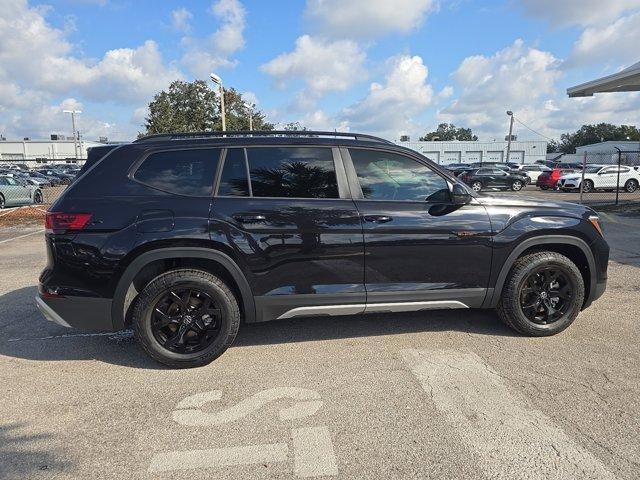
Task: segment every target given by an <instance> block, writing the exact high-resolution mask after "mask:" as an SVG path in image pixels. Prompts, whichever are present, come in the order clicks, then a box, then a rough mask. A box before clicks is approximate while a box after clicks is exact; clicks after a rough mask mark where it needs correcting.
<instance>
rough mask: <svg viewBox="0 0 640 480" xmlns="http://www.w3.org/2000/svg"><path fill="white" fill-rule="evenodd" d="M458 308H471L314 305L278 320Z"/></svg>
mask: <svg viewBox="0 0 640 480" xmlns="http://www.w3.org/2000/svg"><path fill="white" fill-rule="evenodd" d="M456 308H469V306H468V305H466V304H464V303H462V302H460V301H458V300H431V301H425V302H385V303H370V304H364V303H356V304H348V305H313V306H309V307H297V308H292V309H291V310H287V311H286V312H284V313H283V314H282V315H280V316H279V317H278V319H285V318H293V317H308V316H317V315H328V316H341V315H357V314H360V313H382V312H418V311H421V310H441V309H444V310H448V309H456Z"/></svg>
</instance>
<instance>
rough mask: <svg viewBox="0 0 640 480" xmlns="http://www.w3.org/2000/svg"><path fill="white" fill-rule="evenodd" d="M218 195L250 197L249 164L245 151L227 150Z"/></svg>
mask: <svg viewBox="0 0 640 480" xmlns="http://www.w3.org/2000/svg"><path fill="white" fill-rule="evenodd" d="M218 195H222V196H234V197H248V196H249V180H248V177H247V163H246V162H245V159H244V149H242V148H230V149H229V150H227V155H226V156H225V159H224V167H223V168H222V175H221V176H220V186H219V187H218Z"/></svg>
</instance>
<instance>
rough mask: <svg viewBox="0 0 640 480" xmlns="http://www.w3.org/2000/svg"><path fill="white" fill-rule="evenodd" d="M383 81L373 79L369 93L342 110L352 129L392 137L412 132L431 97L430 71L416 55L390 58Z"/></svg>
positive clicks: (343, 118)
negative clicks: (376, 81) (375, 81)
mask: <svg viewBox="0 0 640 480" xmlns="http://www.w3.org/2000/svg"><path fill="white" fill-rule="evenodd" d="M388 67H389V73H388V74H387V76H386V79H385V84H384V85H382V84H379V83H372V84H371V86H370V87H369V93H368V95H367V96H366V97H365V98H364V99H363V100H362V101H360V102H358V103H356V104H355V105H352V106H350V107H348V108H346V109H344V111H343V112H342V114H341V118H342V120H344V121H345V122H346V125H348V126H349V128H350V129H351V130H354V131H360V132H367V133H377V134H380V135H383V136H386V137H387V138H395V137H397V135H398V134H399V133H404V132H414V131H416V129H417V126H416V119H417V117H418V116H419V115H420V114H422V113H423V112H424V110H425V109H426V108H427V107H429V106H430V105H431V103H432V100H433V89H432V87H431V85H429V84H428V83H427V77H428V75H429V71H428V69H427V67H426V66H425V65H424V63H423V61H422V58H420V57H419V56H413V57H410V56H407V55H403V56H400V57H395V58H392V59H390V60H389V61H388Z"/></svg>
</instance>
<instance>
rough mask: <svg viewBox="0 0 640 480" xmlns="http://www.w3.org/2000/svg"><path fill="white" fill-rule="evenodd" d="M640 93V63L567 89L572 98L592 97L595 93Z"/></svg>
mask: <svg viewBox="0 0 640 480" xmlns="http://www.w3.org/2000/svg"><path fill="white" fill-rule="evenodd" d="M638 91H640V62H638V63H635V64H633V65H631V66H630V67H629V68H625V69H624V70H622V71H621V72H618V73H614V74H613V75H608V76H606V77H602V78H598V79H597V80H592V81H590V82H587V83H583V84H582V85H577V86H575V87H571V88H567V95H569V96H570V97H591V96H593V94H594V93H604V92H638Z"/></svg>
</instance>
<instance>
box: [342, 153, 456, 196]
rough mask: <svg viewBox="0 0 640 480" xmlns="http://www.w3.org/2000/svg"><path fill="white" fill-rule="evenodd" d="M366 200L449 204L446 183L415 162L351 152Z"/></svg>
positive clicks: (387, 156) (387, 154)
mask: <svg viewBox="0 0 640 480" xmlns="http://www.w3.org/2000/svg"><path fill="white" fill-rule="evenodd" d="M349 154H350V155H351V159H352V161H353V166H354V168H355V170H356V174H357V175H358V179H359V180H360V186H361V187H362V194H363V195H364V198H367V199H373V200H405V201H423V202H424V201H434V202H435V201H438V202H442V201H449V199H450V197H449V186H448V184H447V182H446V180H445V179H444V178H443V177H441V176H440V175H438V174H437V173H436V172H434V171H433V170H431V169H430V168H429V167H427V166H426V165H423V164H421V163H419V162H417V161H415V160H413V159H412V158H409V157H405V156H404V155H398V154H396V153H389V152H384V151H375V150H362V149H350V150H349Z"/></svg>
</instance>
